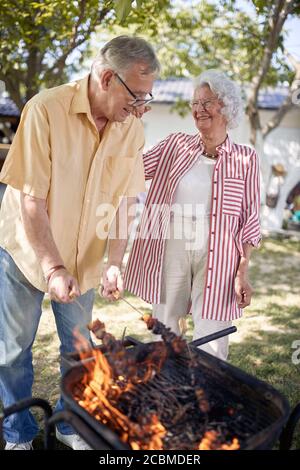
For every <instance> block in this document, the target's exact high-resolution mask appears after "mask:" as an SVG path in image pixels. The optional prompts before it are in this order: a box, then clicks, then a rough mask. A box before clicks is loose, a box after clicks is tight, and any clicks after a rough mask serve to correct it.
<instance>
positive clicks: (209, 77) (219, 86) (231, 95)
mask: <svg viewBox="0 0 300 470" xmlns="http://www.w3.org/2000/svg"><path fill="white" fill-rule="evenodd" d="M205 85H207V86H209V88H210V89H211V91H212V92H213V93H215V95H216V96H217V97H218V98H219V100H220V101H222V102H223V104H224V106H223V108H222V111H221V112H222V114H224V116H225V118H226V121H227V127H228V128H229V129H233V128H235V127H237V126H238V125H239V123H240V119H241V116H242V113H243V101H242V97H241V90H240V87H239V86H238V85H237V84H236V83H235V82H234V81H232V80H230V79H229V78H228V77H227V75H226V74H225V73H224V72H221V71H220V70H216V69H210V70H206V71H205V72H203V73H201V75H199V77H197V78H195V79H194V89H195V91H196V90H197V89H198V88H201V87H203V86H205Z"/></svg>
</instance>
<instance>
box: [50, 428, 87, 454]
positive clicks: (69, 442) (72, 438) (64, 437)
mask: <svg viewBox="0 0 300 470" xmlns="http://www.w3.org/2000/svg"><path fill="white" fill-rule="evenodd" d="M56 439H57V440H58V441H60V442H62V443H63V444H65V446H68V447H71V449H73V450H92V449H91V447H90V446H89V445H88V444H87V443H86V442H85V441H84V440H83V439H82V438H81V437H80V436H79V435H78V434H62V433H61V432H59V431H58V430H57V429H56Z"/></svg>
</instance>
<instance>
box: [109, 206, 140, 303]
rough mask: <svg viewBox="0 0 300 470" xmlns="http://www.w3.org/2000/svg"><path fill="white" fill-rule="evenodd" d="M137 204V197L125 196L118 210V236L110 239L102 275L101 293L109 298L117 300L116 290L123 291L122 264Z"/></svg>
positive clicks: (116, 217)
mask: <svg viewBox="0 0 300 470" xmlns="http://www.w3.org/2000/svg"><path fill="white" fill-rule="evenodd" d="M135 204H136V198H135V197H124V198H123V200H122V202H121V204H120V206H119V208H118V210H117V212H116V216H115V226H114V229H115V234H116V237H115V238H110V239H109V242H108V259H107V265H106V266H105V268H104V270H103V275H102V285H103V290H102V292H101V294H102V295H103V297H105V298H107V299H109V300H116V297H114V295H113V293H114V292H116V291H119V292H120V293H122V292H123V279H122V276H121V266H122V261H123V257H124V254H125V251H126V247H127V243H128V238H129V235H130V232H129V228H130V227H131V224H132V222H133V220H134V217H135Z"/></svg>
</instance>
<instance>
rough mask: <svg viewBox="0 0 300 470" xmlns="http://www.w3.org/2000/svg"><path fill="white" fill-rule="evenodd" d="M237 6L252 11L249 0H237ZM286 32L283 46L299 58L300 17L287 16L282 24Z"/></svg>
mask: <svg viewBox="0 0 300 470" xmlns="http://www.w3.org/2000/svg"><path fill="white" fill-rule="evenodd" d="M237 4H238V6H239V7H240V8H242V9H243V10H245V11H247V12H248V13H249V14H251V13H252V12H253V5H252V2H250V1H249V0H238V2H237ZM284 31H285V32H286V33H287V34H286V39H285V43H284V44H285V47H286V48H287V50H288V51H289V52H290V53H291V54H292V55H294V56H295V57H296V58H297V59H299V60H300V18H288V19H287V20H286V22H285V24H284Z"/></svg>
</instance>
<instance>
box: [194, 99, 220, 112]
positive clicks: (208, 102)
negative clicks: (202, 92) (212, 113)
mask: <svg viewBox="0 0 300 470" xmlns="http://www.w3.org/2000/svg"><path fill="white" fill-rule="evenodd" d="M216 100H218V98H211V99H210V100H205V101H201V100H193V101H191V102H190V106H191V108H198V106H200V105H201V106H202V108H203V109H205V110H206V111H207V110H208V109H210V108H212V106H213V102H214V101H216Z"/></svg>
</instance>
